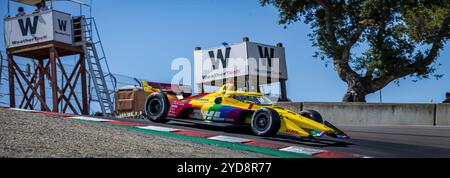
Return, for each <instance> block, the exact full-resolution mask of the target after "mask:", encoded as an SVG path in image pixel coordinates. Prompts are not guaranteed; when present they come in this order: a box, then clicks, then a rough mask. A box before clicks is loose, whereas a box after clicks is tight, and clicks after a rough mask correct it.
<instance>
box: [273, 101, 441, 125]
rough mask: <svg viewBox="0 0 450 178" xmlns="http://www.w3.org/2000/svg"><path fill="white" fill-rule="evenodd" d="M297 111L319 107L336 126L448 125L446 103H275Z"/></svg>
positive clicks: (317, 108) (324, 115) (325, 117)
mask: <svg viewBox="0 0 450 178" xmlns="http://www.w3.org/2000/svg"><path fill="white" fill-rule="evenodd" d="M279 105H280V106H283V107H286V108H289V109H292V110H293V111H296V112H299V111H301V110H303V109H312V110H316V111H319V112H320V113H321V114H322V116H323V117H324V119H326V120H328V121H330V122H331V123H333V124H335V125H338V126H339V125H340V126H434V125H438V126H450V117H449V114H450V105H435V104H378V103H314V102H304V103H279Z"/></svg>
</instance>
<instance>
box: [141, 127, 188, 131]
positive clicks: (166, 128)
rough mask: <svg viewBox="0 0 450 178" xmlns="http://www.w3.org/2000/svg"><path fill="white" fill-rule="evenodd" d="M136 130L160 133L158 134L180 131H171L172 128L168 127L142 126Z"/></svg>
mask: <svg viewBox="0 0 450 178" xmlns="http://www.w3.org/2000/svg"><path fill="white" fill-rule="evenodd" d="M137 128H140V129H145V130H154V131H160V132H175V131H179V130H180V129H173V128H168V127H158V126H144V127H137Z"/></svg>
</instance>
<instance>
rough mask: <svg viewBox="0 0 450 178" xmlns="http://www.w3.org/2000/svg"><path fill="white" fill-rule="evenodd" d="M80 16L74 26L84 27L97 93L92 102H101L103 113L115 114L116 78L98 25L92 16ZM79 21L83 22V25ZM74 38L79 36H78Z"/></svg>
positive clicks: (83, 42)
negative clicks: (111, 69)
mask: <svg viewBox="0 0 450 178" xmlns="http://www.w3.org/2000/svg"><path fill="white" fill-rule="evenodd" d="M78 18H81V19H78V20H75V19H74V22H73V23H74V27H81V28H82V37H81V39H82V42H81V44H82V46H83V48H84V51H85V58H86V61H87V64H88V67H89V69H88V70H89V73H90V76H91V80H92V82H93V86H94V89H95V94H96V95H97V97H96V98H95V97H94V98H93V99H92V100H91V102H98V103H99V105H100V109H101V111H102V113H103V115H106V114H114V103H113V99H112V98H113V97H112V96H114V89H115V88H116V80H115V78H114V76H113V75H112V74H111V72H110V70H109V66H108V62H107V60H106V55H105V51H104V48H103V45H102V42H101V40H100V35H99V32H98V29H97V25H96V23H95V20H94V18H92V17H90V18H85V17H78ZM77 23H81V25H79V24H77ZM76 30H77V29H74V31H76ZM74 38H77V36H75V37H74ZM103 68H105V69H106V70H104V69H103ZM110 87H112V89H113V90H110V89H109V88H110Z"/></svg>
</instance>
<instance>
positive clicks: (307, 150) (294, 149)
mask: <svg viewBox="0 0 450 178" xmlns="http://www.w3.org/2000/svg"><path fill="white" fill-rule="evenodd" d="M280 150H281V151H287V152H293V153H303V154H308V155H313V154H317V153H321V152H325V151H324V150H318V149H312V148H304V147H298V146H290V147H287V148H283V149H280Z"/></svg>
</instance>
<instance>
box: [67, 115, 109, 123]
mask: <svg viewBox="0 0 450 178" xmlns="http://www.w3.org/2000/svg"><path fill="white" fill-rule="evenodd" d="M68 118H69V119H75V120H82V121H93V122H110V121H113V120H109V119H100V118H94V117H83V116H75V117H68Z"/></svg>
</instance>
